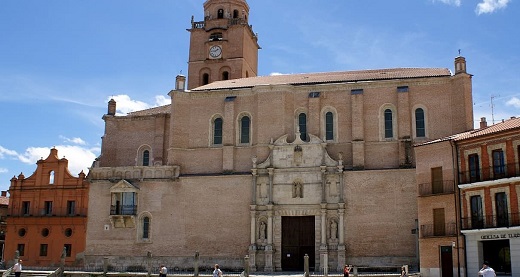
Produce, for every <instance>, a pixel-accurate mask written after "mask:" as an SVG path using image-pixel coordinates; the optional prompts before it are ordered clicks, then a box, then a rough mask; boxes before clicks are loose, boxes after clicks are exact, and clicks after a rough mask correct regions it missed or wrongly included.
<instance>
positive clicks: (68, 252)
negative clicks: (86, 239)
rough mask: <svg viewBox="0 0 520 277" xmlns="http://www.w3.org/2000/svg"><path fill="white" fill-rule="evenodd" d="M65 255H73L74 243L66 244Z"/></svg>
mask: <svg viewBox="0 0 520 277" xmlns="http://www.w3.org/2000/svg"><path fill="white" fill-rule="evenodd" d="M63 247H64V248H65V256H67V257H70V256H71V255H72V244H64V245H63Z"/></svg>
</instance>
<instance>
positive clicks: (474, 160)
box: [468, 154, 480, 182]
mask: <svg viewBox="0 0 520 277" xmlns="http://www.w3.org/2000/svg"><path fill="white" fill-rule="evenodd" d="M468 162H469V181H470V182H478V181H480V164H479V159H478V154H471V155H469V156H468Z"/></svg>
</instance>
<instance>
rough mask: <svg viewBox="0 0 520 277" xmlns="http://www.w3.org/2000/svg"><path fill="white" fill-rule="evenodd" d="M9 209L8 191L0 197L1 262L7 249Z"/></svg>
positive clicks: (3, 192)
mask: <svg viewBox="0 0 520 277" xmlns="http://www.w3.org/2000/svg"><path fill="white" fill-rule="evenodd" d="M8 207H9V197H7V191H2V194H1V195H0V249H1V251H2V252H1V253H0V255H1V256H0V258H1V259H0V260H1V261H3V260H4V249H5V232H6V231H7V222H6V220H7V208H8Z"/></svg>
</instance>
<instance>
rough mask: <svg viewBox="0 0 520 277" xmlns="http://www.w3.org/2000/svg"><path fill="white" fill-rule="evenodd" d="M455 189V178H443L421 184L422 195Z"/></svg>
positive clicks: (448, 191)
mask: <svg viewBox="0 0 520 277" xmlns="http://www.w3.org/2000/svg"><path fill="white" fill-rule="evenodd" d="M454 191H455V188H454V182H453V180H442V181H438V182H432V183H423V184H419V195H420V196H428V195H436V194H445V193H453V192H454Z"/></svg>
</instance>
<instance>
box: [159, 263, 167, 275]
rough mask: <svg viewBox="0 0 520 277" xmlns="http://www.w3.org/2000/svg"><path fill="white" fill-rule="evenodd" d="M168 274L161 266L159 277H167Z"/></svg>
mask: <svg viewBox="0 0 520 277" xmlns="http://www.w3.org/2000/svg"><path fill="white" fill-rule="evenodd" d="M166 274H168V269H167V268H166V267H165V266H164V265H161V268H160V269H159V277H166Z"/></svg>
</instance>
